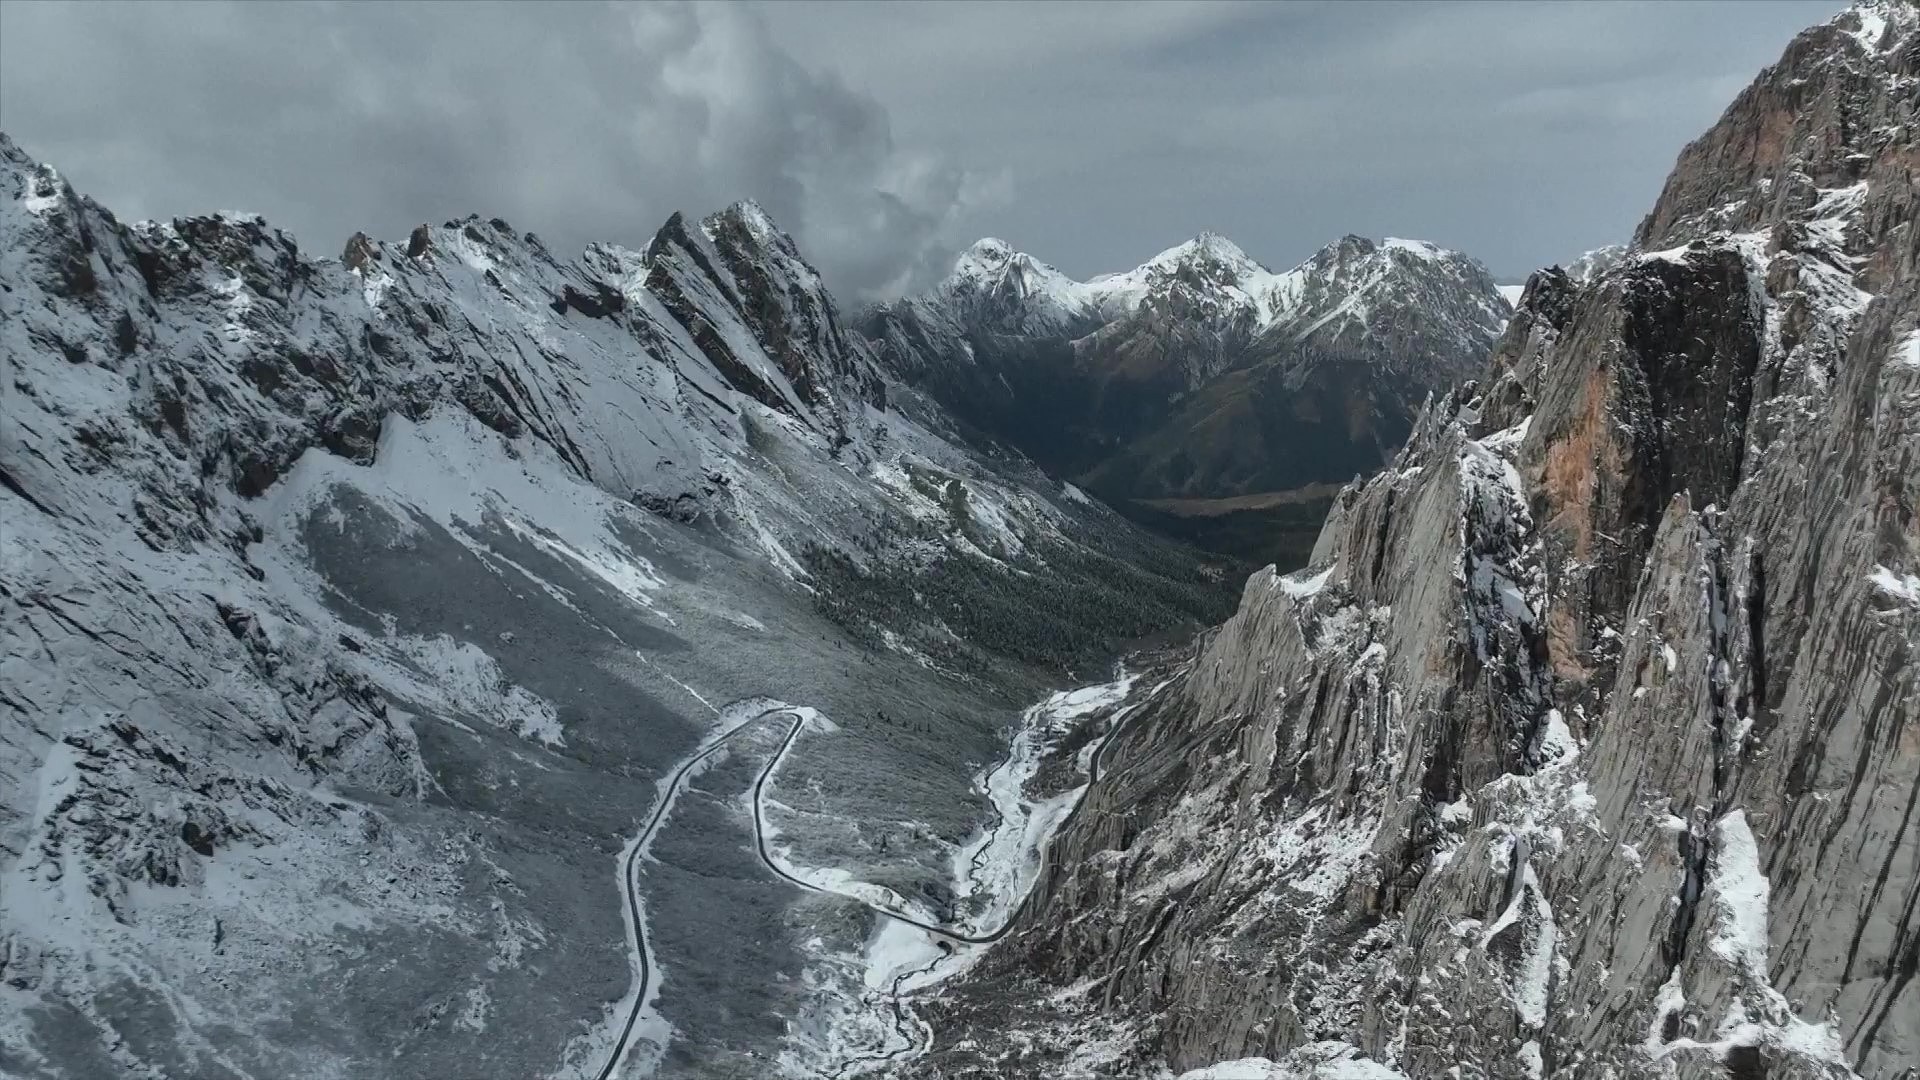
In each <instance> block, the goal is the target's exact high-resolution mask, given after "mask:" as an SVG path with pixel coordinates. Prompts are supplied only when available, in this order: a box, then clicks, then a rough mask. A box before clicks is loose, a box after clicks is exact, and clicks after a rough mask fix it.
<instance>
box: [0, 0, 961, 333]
mask: <svg viewBox="0 0 1920 1080" xmlns="http://www.w3.org/2000/svg"><path fill="white" fill-rule="evenodd" d="M0 126H3V127H5V128H6V130H8V132H9V133H10V134H12V135H13V136H14V137H15V138H16V139H18V140H19V141H20V142H21V143H22V144H23V145H24V146H25V147H26V148H27V149H28V151H29V152H31V153H33V154H35V155H37V156H39V157H41V158H43V159H45V160H47V161H50V162H51V163H53V164H54V165H56V166H57V167H59V168H61V169H62V170H63V171H65V172H66V173H67V174H68V176H69V179H71V180H72V181H73V182H74V183H75V185H76V186H77V187H79V188H81V189H82V190H85V191H88V192H90V193H92V194H94V195H95V196H96V197H99V198H100V199H101V200H102V201H103V202H105V203H106V204H107V205H109V206H111V207H114V208H115V209H116V210H118V211H120V212H121V213H123V214H127V215H130V216H134V217H145V216H171V215H174V214H179V213H188V212H196V211H203V210H211V209H221V208H232V209H245V210H255V211H258V212H261V213H264V214H266V215H267V216H268V217H269V218H270V219H272V220H273V221H274V222H275V223H276V224H279V225H281V226H283V227H286V228H288V229H290V230H291V231H292V232H294V233H295V235H296V236H298V237H299V238H300V239H301V240H302V241H303V242H304V243H305V244H306V245H307V246H308V247H310V248H316V249H320V250H324V251H329V252H330V251H333V250H336V249H337V248H338V247H339V246H340V245H341V244H342V243H344V241H345V239H346V236H347V235H348V234H349V233H350V232H351V231H352V230H354V229H357V228H358V229H366V230H368V231H370V232H375V233H377V234H380V235H385V236H389V237H391V236H398V235H404V233H405V231H406V230H407V229H408V228H410V227H411V226H412V225H414V224H417V223H419V222H420V221H423V220H426V221H436V222H437V221H441V220H445V219H447V218H450V217H457V216H462V215H464V214H467V213H469V212H477V213H480V214H483V215H487V216H493V215H499V216H503V217H506V218H509V219H510V220H511V221H512V222H513V223H514V224H515V225H516V226H517V227H519V228H522V229H529V228H530V229H533V230H535V231H537V232H540V233H541V234H542V235H543V236H545V237H546V238H547V240H548V241H549V242H550V243H552V244H554V246H556V247H557V248H559V249H561V250H570V249H577V248H579V247H580V246H582V245H584V244H585V243H587V242H589V241H593V240H615V241H619V242H623V243H627V244H641V243H644V242H645V241H646V240H647V239H648V238H649V237H650V236H651V235H652V232H653V230H654V229H655V228H657V227H658V226H659V224H660V223H661V221H663V220H664V219H665V217H666V216H667V215H668V214H669V213H671V212H672V211H674V210H676V209H683V210H687V211H690V212H694V213H704V212H706V211H709V210H712V209H716V208H718V207H720V206H723V205H725V204H727V203H729V202H732V201H734V200H736V199H741V198H754V199H757V200H758V201H759V202H760V203H761V204H762V205H763V206H764V207H765V208H766V209H767V210H768V212H770V213H771V214H773V216H774V217H775V219H776V220H778V221H779V222H781V223H782V224H783V225H784V226H785V227H786V228H788V229H790V230H792V231H794V232H796V233H797V234H799V235H800V236H801V238H802V242H803V245H804V248H805V250H806V251H807V252H808V254H809V255H810V256H811V257H812V258H813V259H814V260H815V261H816V262H818V263H820V264H821V265H822V267H823V268H824V269H825V270H826V271H827V272H828V273H829V274H830V276H831V278H832V280H833V282H834V283H835V284H836V285H837V286H838V287H839V288H841V289H842V290H843V291H845V292H848V293H850V294H854V295H859V294H863V293H870V292H874V291H886V290H889V289H894V288H898V287H899V286H900V285H901V284H902V283H903V280H904V278H905V277H907V276H908V275H911V274H912V273H914V272H915V271H917V270H920V269H923V268H924V267H925V266H927V265H932V264H937V263H939V262H941V261H944V259H945V256H946V254H947V253H948V252H949V251H950V250H951V246H952V244H953V242H954V237H953V236H951V235H948V230H949V227H950V226H951V225H952V223H953V218H954V215H955V213H956V212H957V211H958V210H959V209H960V208H961V207H963V206H964V205H965V203H966V200H968V199H970V198H973V197H975V196H976V194H977V193H978V191H979V187H978V185H976V184H975V183H973V181H972V180H971V179H970V178H969V177H968V176H967V175H966V174H965V173H963V172H962V171H960V170H958V169H956V168H953V167H951V166H949V165H947V164H945V163H944V162H942V161H941V160H940V159H938V158H937V157H934V156H931V155H927V154H914V153H909V152H906V151H903V150H901V149H900V148H898V147H896V146H895V145H894V143H893V140H892V138H891V136H890V134H889V131H888V118H887V115H886V113H885V111H884V110H883V109H882V108H881V107H880V106H879V105H878V104H877V103H876V102H874V101H873V100H872V99H871V98H870V97H867V96H865V95H862V94H858V93H855V92H853V91H851V90H849V89H848V88H847V87H846V85H845V84H844V83H843V82H841V81H840V80H839V79H838V78H837V77H836V76H834V75H833V74H832V73H831V72H825V71H818V70H811V69H809V68H807V67H804V66H802V65H801V64H800V63H798V62H796V61H795V60H794V59H793V57H792V56H790V55H789V54H787V53H786V52H785V51H783V50H782V49H781V48H780V47H779V45H778V44H777V43H776V42H774V41H773V40H772V38H771V37H770V36H769V35H768V32H767V28H766V25H765V23H764V21H763V20H762V19H761V18H759V16H758V15H757V14H756V13H755V12H754V11H753V10H751V9H748V8H742V7H737V6H725V5H718V6H704V7H700V6H683V5H669V6H614V5H603V4H538V5H536V4H498V5H482V6H465V5H454V4H424V3H422V4H377V5H376V4H362V3H353V4H342V5H327V4H240V5H225V4H205V3H189V4H161V3H140V4H95V3H90V4H78V5H71V6H67V5H50V4H15V3H9V4H6V5H4V7H0ZM929 260H931V262H930V261H929Z"/></svg>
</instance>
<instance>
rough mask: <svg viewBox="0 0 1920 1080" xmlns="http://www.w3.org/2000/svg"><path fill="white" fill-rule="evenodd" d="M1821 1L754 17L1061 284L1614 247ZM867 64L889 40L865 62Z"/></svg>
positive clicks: (975, 220)
mask: <svg viewBox="0 0 1920 1080" xmlns="http://www.w3.org/2000/svg"><path fill="white" fill-rule="evenodd" d="M1840 6H1841V5H1840V4H1839V3H1838V2H1837V0H1812V2H1786V0H1766V2H1760V3H1664V2H1653V3H1648V2H1639V3H1629V2H1605V3H1536V4H1522V3H1451V4H1448V3H1431V2H1415V3H1360V4H1354V3H1291V4H1228V3H1204V4H1193V5H1166V4H1149V3H1136V2H1131V0H1121V2H1111V3H1089V2H1083V3H1074V4H1064V5H1010V4H978V5H945V4H902V5H886V6H881V5H857V6H844V5H836V4H831V3H792V2H782V3H773V4H769V5H767V7H766V8H765V11H766V14H767V17H768V19H769V21H770V22H771V24H772V25H773V28H774V33H775V36H776V37H778V38H779V40H780V41H781V42H782V44H783V45H785V46H786V47H787V48H788V49H789V50H791V51H792V52H793V53H794V55H796V56H798V57H800V58H801V60H802V61H803V62H805V63H809V64H817V65H820V66H823V67H829V68H831V69H833V70H836V71H839V72H841V73H842V74H843V75H844V76H845V77H846V78H847V80H848V81H849V83H850V84H851V85H853V86H855V87H856V88H859V89H862V90H865V91H867V92H869V93H871V94H874V95H875V96H877V97H878V98H879V99H880V100H882V101H885V102H886V103H887V107H888V109H889V111H890V112H891V114H892V116H893V120H894V126H895V132H896V134H897V135H898V137H899V138H900V139H901V140H902V141H904V142H911V143H914V144H916V145H918V144H924V145H933V146H939V147H940V148H941V149H942V150H943V152H945V153H947V154H949V155H950V156H951V157H952V158H953V160H955V161H957V162H960V163H962V164H963V165H965V166H966V167H967V168H969V169H973V170H977V171H980V172H992V171H994V170H997V169H1007V170H1010V171H1011V172H1012V174H1013V175H1014V177H1015V179H1016V180H1017V182H1018V185H1019V197H1018V199H1016V200H1012V201H1009V202H1007V203H1006V204H1004V205H1000V206H994V207H989V208H983V209H980V210H978V211H974V210H969V211H967V212H966V213H965V214H964V222H965V224H966V226H967V229H966V231H969V232H986V233H992V234H994V235H998V236H1002V237H1004V238H1005V239H1007V240H1009V241H1010V242H1012V243H1014V244H1016V245H1017V246H1020V247H1022V248H1024V249H1025V250H1028V251H1030V252H1032V253H1034V254H1036V255H1039V256H1041V257H1043V258H1046V259H1048V260H1049V261H1052V262H1055V263H1057V264H1058V265H1060V266H1061V267H1062V268H1063V269H1066V270H1068V271H1070V272H1073V273H1076V274H1082V275H1084V274H1090V273H1095V272H1098V271H1102V270H1113V269H1119V268H1124V267H1127V266H1131V265H1133V264H1134V263H1137V262H1139V261H1140V260H1141V259H1142V258H1144V257H1146V256H1147V255H1150V254H1152V253H1153V252H1155V251H1158V250H1160V249H1161V248H1164V247H1166V246H1168V245H1170V244H1173V243H1176V242H1178V241H1180V240H1182V239H1184V238H1186V237H1188V236H1191V235H1193V234H1194V233H1196V232H1198V231H1201V230H1203V229H1212V230H1215V231H1218V232H1221V233H1224V234H1226V235H1228V236H1231V237H1233V238H1234V239H1235V240H1237V241H1239V242H1240V244H1241V245H1242V246H1244V247H1246V248H1247V249H1248V250H1249V251H1250V252H1251V253H1253V254H1254V255H1255V256H1256V257H1259V258H1261V259H1262V260H1263V261H1267V262H1270V263H1289V262H1291V261H1294V260H1297V259H1300V258H1304V257H1305V256H1306V255H1308V254H1310V253H1311V252H1312V251H1313V250H1315V249H1316V248H1318V247H1319V246H1320V245H1322V244H1324V243H1326V242H1327V241H1329V240H1331V239H1333V238H1334V237H1337V236H1339V235H1341V234H1343V233H1347V232H1358V233H1363V234H1367V235H1373V236H1379V235H1382V234H1391V235H1398V236H1414V237H1420V238H1423V239H1429V240H1433V241H1435V242H1437V243H1442V244H1446V245H1448V246H1451V247H1457V248H1460V249H1462V250H1465V251H1468V252H1471V253H1473V254H1475V255H1477V256H1479V257H1480V258H1481V259H1482V260H1484V261H1486V262H1487V263H1488V264H1489V265H1491V266H1492V267H1494V268H1495V270H1496V271H1498V272H1503V273H1508V274H1520V273H1525V272H1527V271H1528V270H1530V269H1532V268H1534V267H1537V266H1540V265H1543V264H1545V263H1548V262H1552V261H1556V260H1560V259H1566V258H1570V257H1572V256H1574V255H1577V254H1578V253H1580V252H1581V251H1584V250H1587V249H1589V248H1592V247H1596V246H1599V245H1601V244H1604V243H1610V242H1615V241H1619V240H1623V239H1625V238H1626V237H1627V236H1628V235H1629V234H1630V233H1631V231H1632V229H1633V226H1634V225H1635V224H1636V223H1637V222H1638V220H1639V217H1640V215H1642V214H1644V213H1645V212H1646V211H1647V210H1648V209H1649V208H1650V207H1651V205H1652V203H1653V200H1654V197H1655V196H1656V195H1657V194H1658V193H1659V189H1660V184H1661V182H1662V181H1663V180H1664V179H1665V177H1666V174H1667V171H1668V170H1669V169H1670V168H1671V167H1672V164H1673V161H1674V158H1675V156H1676V155H1677V154H1678V153H1679V151H1680V148H1681V147H1682V146H1684V145H1685V144H1686V142H1687V141H1688V140H1690V139H1692V138H1694V137H1695V136H1697V135H1699V134H1700V133H1701V132H1702V131H1704V130H1705V129H1706V127H1707V126H1708V125H1710V124H1711V123H1712V122H1713V121H1714V119H1715V118H1716V117H1718V115H1719V114H1720V112H1721V110H1722V109H1724V108H1725V107H1726V105H1727V104H1728V103H1729V102H1730V101H1731V100H1732V98H1733V95H1734V94H1735V93H1737V92H1738V91H1739V89H1740V88H1741V87H1743V86H1745V85H1746V84H1747V83H1748V82H1750V81H1752V79H1753V78H1754V76H1755V75H1757V74H1758V73H1759V71H1760V69H1761V68H1762V67H1764V66H1766V65H1767V64H1770V63H1772V62H1773V61H1774V60H1776V59H1777V58H1778V57H1779V55H1780V52H1781V49H1782V48H1783V47H1784V46H1785V44H1786V43H1787V41H1788V40H1789V39H1790V38H1791V37H1792V36H1793V34H1794V33H1795V32H1797V31H1798V30H1799V29H1801V28H1802V27H1804V26H1808V25H1811V24H1813V23H1817V22H1820V21H1822V20H1824V19H1826V18H1828V17H1830V16H1831V15H1832V14H1833V13H1834V12H1835V11H1837V10H1838V9H1839V7H1840ZM876 43H884V44H883V45H878V46H877V45H876Z"/></svg>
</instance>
